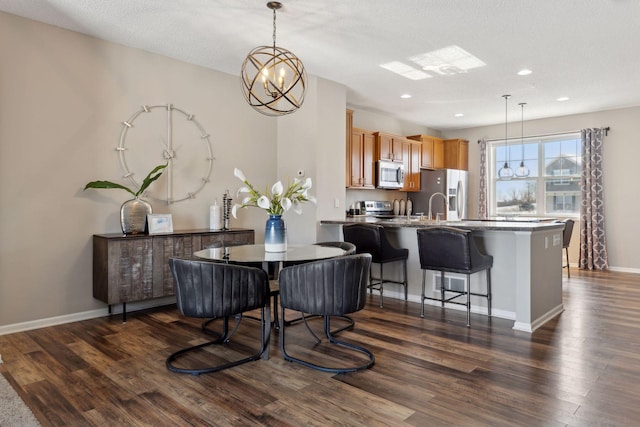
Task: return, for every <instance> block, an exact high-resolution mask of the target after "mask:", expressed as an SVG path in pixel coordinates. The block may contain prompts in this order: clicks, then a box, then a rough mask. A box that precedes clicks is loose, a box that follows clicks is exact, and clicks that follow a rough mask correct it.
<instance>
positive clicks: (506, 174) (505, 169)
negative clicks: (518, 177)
mask: <svg viewBox="0 0 640 427" xmlns="http://www.w3.org/2000/svg"><path fill="white" fill-rule="evenodd" d="M510 96H511V95H502V97H503V98H504V144H505V147H506V151H507V152H506V155H507V160H505V162H504V166H502V167H501V168H500V170H499V171H498V179H501V180H503V181H508V180H510V179H511V178H513V169H511V167H510V166H509V162H510V161H511V155H510V153H509V138H507V103H508V101H509V97H510Z"/></svg>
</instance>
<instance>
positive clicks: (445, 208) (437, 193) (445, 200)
mask: <svg viewBox="0 0 640 427" xmlns="http://www.w3.org/2000/svg"><path fill="white" fill-rule="evenodd" d="M438 195H440V196H442V199H443V200H444V210H445V212H446V211H447V209H448V207H449V203H448V202H447V196H445V195H444V194H443V193H440V192H439V191H438V192H435V193H433V194H432V195H431V197H429V218H428V219H429V221H431V217H432V215H433V214H432V212H431V202H433V198H434V197H435V196H438Z"/></svg>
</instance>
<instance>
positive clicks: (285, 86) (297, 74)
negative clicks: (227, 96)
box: [241, 1, 307, 116]
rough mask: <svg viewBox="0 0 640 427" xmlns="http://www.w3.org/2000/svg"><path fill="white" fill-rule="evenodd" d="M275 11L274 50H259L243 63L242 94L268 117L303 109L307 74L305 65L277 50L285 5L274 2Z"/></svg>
mask: <svg viewBox="0 0 640 427" xmlns="http://www.w3.org/2000/svg"><path fill="white" fill-rule="evenodd" d="M267 7H268V8H269V9H271V10H273V46H258V47H257V48H255V49H253V50H252V51H251V52H249V54H248V55H247V57H246V58H245V60H244V62H243V63H242V71H241V80H242V93H243V94H244V98H245V99H246V100H247V102H248V103H249V105H251V107H253V109H255V110H256V111H258V112H260V113H262V114H265V115H267V116H283V115H285V114H291V113H293V112H294V111H296V110H297V109H298V108H300V107H301V106H302V103H303V102H304V95H305V93H306V90H307V73H306V71H305V69H304V65H303V64H302V61H301V60H300V59H299V58H298V57H297V56H295V55H294V54H293V53H292V52H290V51H288V50H287V49H284V48H281V47H278V46H276V10H278V9H280V8H281V7H282V3H280V2H277V1H270V2H268V3H267Z"/></svg>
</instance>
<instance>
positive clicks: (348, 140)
mask: <svg viewBox="0 0 640 427" xmlns="http://www.w3.org/2000/svg"><path fill="white" fill-rule="evenodd" d="M352 132H353V110H349V109H348V108H347V134H346V135H345V141H346V144H345V148H346V150H347V153H346V156H345V159H346V167H347V170H346V173H345V180H346V183H345V187H349V186H350V185H351V165H350V163H351V141H352Z"/></svg>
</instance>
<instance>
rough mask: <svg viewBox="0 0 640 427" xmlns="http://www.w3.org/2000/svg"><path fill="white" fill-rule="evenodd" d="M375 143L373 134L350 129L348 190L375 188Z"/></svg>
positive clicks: (362, 130)
mask: <svg viewBox="0 0 640 427" xmlns="http://www.w3.org/2000/svg"><path fill="white" fill-rule="evenodd" d="M375 141H376V138H375V135H374V134H373V132H370V131H368V130H364V129H358V128H352V130H351V138H350V141H349V142H348V144H347V145H348V150H349V151H348V154H347V169H348V170H347V187H348V188H362V189H374V188H376V174H375V163H376V160H375Z"/></svg>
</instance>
